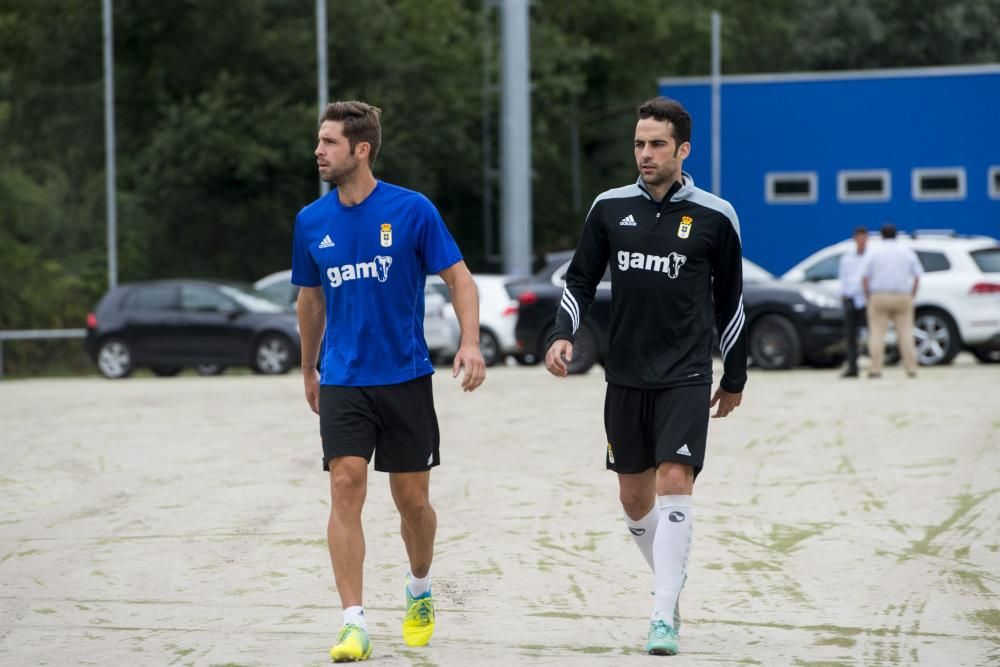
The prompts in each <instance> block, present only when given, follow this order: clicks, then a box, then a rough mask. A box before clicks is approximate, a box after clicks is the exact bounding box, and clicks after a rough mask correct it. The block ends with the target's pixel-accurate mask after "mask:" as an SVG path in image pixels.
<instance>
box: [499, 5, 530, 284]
mask: <svg viewBox="0 0 1000 667" xmlns="http://www.w3.org/2000/svg"><path fill="white" fill-rule="evenodd" d="M501 25H502V31H501V32H502V44H503V61H502V62H503V67H502V76H501V84H502V91H503V92H502V100H503V101H502V104H501V109H502V114H501V117H502V119H503V120H502V123H501V134H500V139H501V150H500V162H501V166H502V172H503V182H502V184H501V191H502V197H501V217H502V220H503V224H502V228H501V246H502V248H503V268H504V271H505V272H506V273H508V274H511V275H516V276H526V275H530V274H531V253H532V245H531V88H530V75H529V65H528V0H504V2H503V4H502V5H501Z"/></svg>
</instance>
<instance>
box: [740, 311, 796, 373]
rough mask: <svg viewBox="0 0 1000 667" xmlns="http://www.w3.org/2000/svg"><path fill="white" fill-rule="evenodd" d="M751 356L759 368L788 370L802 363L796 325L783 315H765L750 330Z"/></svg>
mask: <svg viewBox="0 0 1000 667" xmlns="http://www.w3.org/2000/svg"><path fill="white" fill-rule="evenodd" d="M750 356H751V357H752V358H753V363H754V365H755V366H757V367H758V368H762V369H764V370H778V369H787V368H792V367H794V366H798V365H799V364H801V363H802V343H801V341H799V333H798V331H796V330H795V325H794V324H792V323H791V322H789V321H788V320H787V319H786V318H784V317H782V316H781V315H764V316H762V317H761V318H760V319H758V320H757V321H756V322H754V325H753V327H752V328H751V329H750Z"/></svg>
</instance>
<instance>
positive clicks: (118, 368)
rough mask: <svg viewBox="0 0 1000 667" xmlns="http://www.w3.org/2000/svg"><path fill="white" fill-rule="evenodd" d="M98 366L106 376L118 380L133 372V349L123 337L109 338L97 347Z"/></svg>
mask: <svg viewBox="0 0 1000 667" xmlns="http://www.w3.org/2000/svg"><path fill="white" fill-rule="evenodd" d="M97 368H98V370H100V371H101V374H102V375H103V376H104V377H106V378H111V379H112V380H117V379H118V378H125V377H128V376H129V375H130V374H131V373H132V350H131V349H130V348H129V346H128V343H126V342H125V341H124V340H122V339H121V338H108V339H107V340H105V341H103V342H101V346H100V347H99V348H97Z"/></svg>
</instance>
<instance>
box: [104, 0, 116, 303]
mask: <svg viewBox="0 0 1000 667" xmlns="http://www.w3.org/2000/svg"><path fill="white" fill-rule="evenodd" d="M102 5H103V6H102V10H103V11H102V23H103V28H104V161H105V178H106V190H107V192H106V197H107V200H108V201H107V216H108V287H109V288H110V287H114V286H115V285H117V284H118V201H117V199H118V194H117V191H116V184H115V181H116V178H115V71H114V30H113V26H112V24H111V0H103V2H102Z"/></svg>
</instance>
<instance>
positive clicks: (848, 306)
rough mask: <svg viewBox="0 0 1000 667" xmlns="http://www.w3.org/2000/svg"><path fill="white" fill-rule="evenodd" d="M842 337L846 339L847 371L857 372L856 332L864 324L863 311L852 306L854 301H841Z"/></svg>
mask: <svg viewBox="0 0 1000 667" xmlns="http://www.w3.org/2000/svg"><path fill="white" fill-rule="evenodd" d="M843 303H844V336H845V337H846V338H847V369H848V370H852V371H856V370H858V330H859V329H860V328H861V327H862V326H863V325H864V324H865V309H864V308H858V307H856V306H855V305H854V299H848V298H844V299H843Z"/></svg>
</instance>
